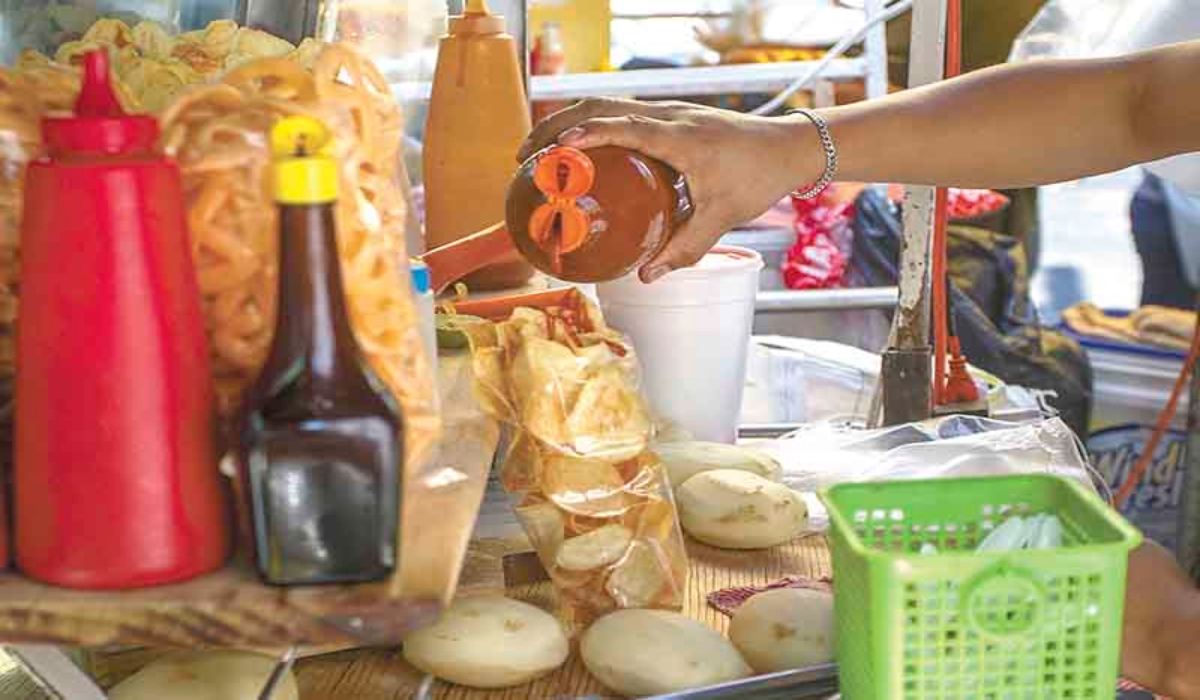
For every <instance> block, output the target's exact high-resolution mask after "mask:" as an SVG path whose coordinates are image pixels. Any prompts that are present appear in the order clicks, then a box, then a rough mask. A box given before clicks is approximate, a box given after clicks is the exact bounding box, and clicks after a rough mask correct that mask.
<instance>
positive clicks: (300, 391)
mask: <svg viewBox="0 0 1200 700" xmlns="http://www.w3.org/2000/svg"><path fill="white" fill-rule="evenodd" d="M272 140H273V142H274V146H275V150H276V157H277V159H278V160H277V161H276V164H275V190H276V192H275V197H276V201H277V202H278V205H279V212H280V217H279V218H280V245H279V249H280V261H279V313H278V318H277V319H276V324H275V337H274V340H273V341H272V345H271V351H270V355H269V356H268V359H267V363H266V366H265V367H264V368H263V371H262V374H261V375H260V376H259V378H258V382H257V384H256V386H255V388H254V390H253V391H252V392H251V395H250V396H249V398H248V399H247V401H246V405H245V408H244V409H243V415H242V419H241V422H240V425H239V434H238V443H239V445H238V446H239V462H240V470H239V471H240V476H241V479H242V492H243V494H245V497H246V498H247V499H248V500H249V503H248V505H249V512H250V521H251V526H252V530H253V534H254V550H255V564H256V566H257V568H258V571H259V573H260V575H261V576H262V578H263V579H264V580H265V581H266V582H267V583H272V584H280V585H293V584H308V583H344V582H351V581H369V580H376V579H380V578H383V577H385V576H387V575H388V574H389V573H390V572H391V571H392V570H393V569H394V568H395V565H396V541H397V537H396V528H397V527H398V522H399V516H398V513H399V500H400V461H401V458H402V455H403V451H404V450H403V427H402V420H401V416H400V411H399V408H398V407H397V403H396V401H395V399H394V398H393V397H392V396H391V395H390V394H389V393H388V391H387V389H386V388H385V387H384V385H383V384H382V382H381V381H379V379H378V378H377V377H376V376H375V374H374V372H372V370H371V368H370V366H369V365H368V364H367V362H366V360H365V359H363V357H362V355H361V353H360V351H359V347H358V343H357V342H356V341H355V339H354V334H353V331H352V329H351V327H350V319H349V317H348V314H347V310H346V304H345V294H344V291H343V287H342V273H341V264H340V262H339V259H338V251H337V237H336V232H335V228H334V226H335V224H334V205H335V203H336V201H337V196H338V179H337V165H336V163H334V161H333V159H332V158H331V157H329V156H328V155H326V154H327V152H328V151H327V149H328V145H329V140H330V136H329V133H328V132H327V131H326V130H325V128H324V126H323V125H321V124H320V123H319V122H317V121H315V120H312V119H309V118H307V117H290V118H287V119H284V120H282V121H280V122H279V124H278V125H276V127H275V130H274V132H273V135H272Z"/></svg>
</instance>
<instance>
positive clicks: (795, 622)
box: [729, 588, 834, 673]
mask: <svg viewBox="0 0 1200 700" xmlns="http://www.w3.org/2000/svg"><path fill="white" fill-rule="evenodd" d="M729 640H730V641H732V642H733V644H734V646H736V647H737V648H738V651H740V652H742V656H743V657H745V659H746V661H747V663H749V664H750V666H751V667H752V668H753V669H754V670H755V671H756V672H758V673H775V672H776V671H788V670H791V669H794V668H804V667H807V666H816V665H819V664H826V663H829V662H831V661H833V657H834V646H833V640H834V617H833V594H831V593H826V592H825V591H812V590H805V589H801V588H779V589H776V590H773V591H764V592H762V593H759V594H757V595H755V596H754V597H752V598H750V600H747V601H746V602H745V603H742V604H741V605H740V606H739V607H738V609H737V610H735V611H734V613H733V620H732V621H731V622H730V623H729Z"/></svg>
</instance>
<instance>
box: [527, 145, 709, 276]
mask: <svg viewBox="0 0 1200 700" xmlns="http://www.w3.org/2000/svg"><path fill="white" fill-rule="evenodd" d="M555 154H558V155H566V156H570V157H569V158H565V159H562V160H565V161H570V163H569V164H570V165H573V166H574V165H581V166H583V169H588V170H590V172H589V173H587V180H586V182H583V184H585V185H587V187H585V188H584V187H580V188H577V189H585V190H586V191H585V192H584V193H583V194H579V195H578V196H568V197H565V198H558V199H559V200H560V201H559V202H552V201H551V199H552V198H554V194H553V193H554V192H557V191H562V190H566V191H567V194H574V192H573V191H572V188H573V185H569V184H568V180H569V179H571V178H572V177H573V175H572V173H568V172H567V167H566V165H563V166H559V168H560V172H559V173H558V180H559V182H558V186H557V187H555V186H553V183H551V186H547V183H546V177H545V175H546V173H543V174H542V175H543V177H541V178H540V179H539V178H536V177H535V175H536V171H537V169H538V166H539V163H540V161H541V159H542V158H544V157H547V156H548V155H555ZM579 156H582V160H583V161H584V162H582V163H580V162H579V161H580V158H579ZM586 161H590V168H587V162H586ZM552 172H553V171H552ZM550 179H551V180H553V179H554V177H553V175H551V176H550ZM572 182H573V181H572ZM546 190H551V193H550V194H548V193H547V192H546ZM556 207H557V210H556V211H550V210H551V209H555V208H556ZM539 208H541V209H542V210H543V211H542V212H541V213H540V214H539V213H538V210H539ZM563 209H577V210H578V211H575V212H570V211H565V212H564V211H562V210H563ZM580 213H582V216H581V215H580ZM691 214H692V202H691V198H690V197H689V195H688V192H687V185H686V183H685V182H684V179H683V177H682V176H681V175H680V174H679V173H676V172H675V171H674V170H672V169H671V168H670V167H669V166H667V165H665V164H664V163H662V162H661V161H658V160H655V159H654V158H651V157H649V156H646V155H644V154H642V153H639V152H637V151H634V150H631V149H628V148H622V147H619V146H602V147H599V148H594V149H589V150H587V151H583V152H580V151H574V150H573V149H565V148H562V147H559V146H554V147H551V148H549V149H546V150H544V151H540V152H539V153H536V154H534V155H533V156H531V157H530V158H529V159H528V160H526V161H525V163H523V164H522V165H521V167H520V168H519V169H518V170H517V173H516V175H514V177H513V180H512V183H511V184H510V185H509V190H508V197H507V202H506V206H505V221H506V223H507V228H508V231H509V233H510V234H511V236H512V242H513V244H514V245H515V246H516V248H517V250H519V251H520V253H521V255H522V256H523V257H524V258H525V259H526V260H528V261H529V262H530V263H532V264H533V266H534V267H536V268H538V269H539V270H541V271H543V272H545V273H547V274H549V275H553V276H554V277H557V278H559V279H561V280H565V281H568V282H583V283H590V282H604V281H607V280H613V279H616V278H618V277H622V276H624V275H626V274H628V273H630V272H633V271H634V270H636V269H637V268H639V267H641V266H642V265H645V264H646V263H648V262H650V261H651V260H652V259H653V258H654V256H655V255H656V254H657V253H658V252H659V251H661V250H662V248H663V247H664V246H665V245H666V244H667V241H668V240H670V237H671V233H672V232H673V231H674V229H675V228H676V227H677V226H679V225H680V224H681V223H683V222H684V221H686V220H687V219H688V218H689V217H690V216H691ZM567 215H569V216H570V217H571V218H573V219H574V222H573V223H575V224H576V225H578V226H581V227H582V228H581V233H580V234H578V235H574V234H573V235H572V240H571V241H570V242H568V243H566V244H565V245H564V236H563V233H562V232H563V230H565V229H566V228H567V226H566V225H565V224H564V223H563V222H562V221H561V220H560V217H561V216H567Z"/></svg>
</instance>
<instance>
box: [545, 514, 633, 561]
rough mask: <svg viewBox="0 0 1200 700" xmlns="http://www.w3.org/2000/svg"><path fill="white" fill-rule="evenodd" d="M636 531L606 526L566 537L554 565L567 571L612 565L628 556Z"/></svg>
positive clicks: (616, 526)
mask: <svg viewBox="0 0 1200 700" xmlns="http://www.w3.org/2000/svg"><path fill="white" fill-rule="evenodd" d="M632 540H633V533H632V532H630V531H629V528H627V527H625V526H623V525H616V524H613V525H605V526H604V527H602V528H599V529H597V530H592V531H591V532H589V533H587V534H585V535H579V536H578V537H572V538H570V539H567V540H563V543H562V544H561V545H560V546H559V548H558V554H556V555H555V557H554V564H555V565H556V566H557V567H559V568H560V569H566V570H567V571H590V570H593V569H600V568H603V567H606V566H609V565H611V564H613V563H615V562H617V561H619V560H620V559H621V557H622V556H624V555H625V550H627V549H629V543H630V542H631V541H632Z"/></svg>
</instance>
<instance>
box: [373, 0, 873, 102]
mask: <svg viewBox="0 0 1200 700" xmlns="http://www.w3.org/2000/svg"><path fill="white" fill-rule="evenodd" d="M509 2H510V3H511V0H509ZM516 4H517V5H518V6H519V5H525V4H527V3H524V2H520V3H516ZM883 7H884V0H867V2H866V5H865V19H867V20H870V19H872V18H874V17H877V16H878V15H879V13H881V12H882V11H883ZM525 19H526V18H525V17H522V16H521V13H519V12H511V10H510V14H508V25H509V31H510V32H512V33H514V34H515V35H517V36H521V37H525V36H526V34H527V32H526V31H525V26H526V25H527V22H525V21H524V20H525ZM864 47H865V50H864V54H863V56H862V57H861V58H850V59H838V60H835V61H831V62H830V64H829V67H828V68H827V69H826V70H825V72H824V73H823V75H822V78H823V79H824V80H829V81H834V82H839V81H840V82H844V81H848V80H854V79H856V78H864V79H865V81H866V94H867V96H868V97H879V96H881V95H884V94H887V66H888V62H887V42H886V29H885V27H884V26H883V25H882V24H880V25H878V26H876V27H872V28H871V29H870V30H869V32H868V33H867V36H866V39H865V41H864ZM815 64H816V62H815V61H790V62H786V63H752V64H745V65H729V66H702V67H696V68H663V69H648V70H636V71H614V72H608V73H575V74H568V75H539V76H534V77H533V78H532V80H531V87H530V93H531V97H532V98H533V99H534V100H571V99H583V98H587V97H610V96H617V95H626V96H631V97H656V98H661V97H682V96H687V95H718V94H728V93H748V92H772V91H776V90H780V89H782V88H785V87H787V86H788V85H789V84H791V83H792V82H793V81H794V80H795V79H797V78H799V77H801V76H803V75H806V74H807V73H808V71H809V70H811V69H812V67H813V66H814V65H815ZM430 87H431V86H430V83H429V82H426V81H420V82H400V83H395V84H393V85H392V92H393V94H395V96H396V98H397V99H398V100H401V101H404V102H411V101H420V100H427V99H429V92H430Z"/></svg>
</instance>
